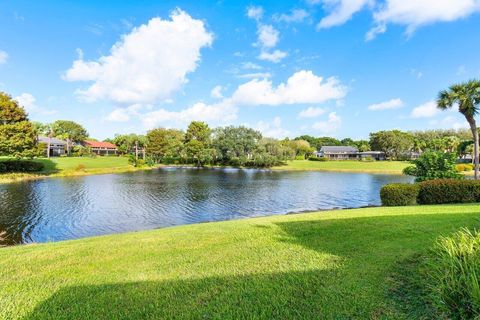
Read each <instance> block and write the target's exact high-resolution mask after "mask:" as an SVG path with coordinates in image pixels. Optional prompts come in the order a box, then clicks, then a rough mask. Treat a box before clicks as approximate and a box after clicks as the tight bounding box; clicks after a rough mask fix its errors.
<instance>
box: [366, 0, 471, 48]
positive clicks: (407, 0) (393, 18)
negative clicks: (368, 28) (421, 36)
mask: <svg viewBox="0 0 480 320" xmlns="http://www.w3.org/2000/svg"><path fill="white" fill-rule="evenodd" d="M478 11H480V1H479V0H455V1H451V0H386V1H385V3H384V4H383V5H381V6H380V9H379V10H378V11H376V12H375V13H374V21H375V24H376V26H375V27H374V29H377V31H375V32H373V33H371V34H370V39H372V38H374V37H375V35H376V34H378V33H383V32H385V31H386V25H387V24H389V23H393V24H398V25H403V26H406V28H407V34H412V33H413V32H414V31H415V30H416V29H417V28H418V27H420V26H423V25H427V24H432V23H435V22H450V21H454V20H457V19H461V18H465V17H467V16H469V15H471V14H473V13H474V12H478ZM374 29H372V30H374ZM367 39H368V37H367Z"/></svg>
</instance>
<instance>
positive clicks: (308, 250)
mask: <svg viewBox="0 0 480 320" xmlns="http://www.w3.org/2000/svg"><path fill="white" fill-rule="evenodd" d="M479 213H480V206H478V204H471V205H443V206H416V207H395V208H387V207H384V208H369V209H355V210H343V211H329V212H318V213H309V214H297V215H284V216H272V217H265V218H254V219H245V220H238V221H227V222H220V223H206V224H197V225H190V226H181V227H174V228H167V229H161V230H153V231H146V232H139V233H128V234H121V235H111V236H104V237H96V238H87V239H81V240H75V241H67V242H58V243H50V244H34V245H25V246H17V247H7V248H3V249H0V319H171V318H177V319H352V318H357V319H416V318H420V317H424V318H434V315H433V314H431V313H430V311H429V310H428V308H427V307H426V306H425V304H423V303H418V302H419V301H421V298H422V295H423V293H422V292H421V290H417V291H415V290H416V289H415V288H416V287H415V286H409V285H407V284H405V281H406V282H408V281H409V280H408V279H410V278H412V277H413V278H414V275H415V272H414V271H411V270H415V264H413V265H412V257H415V256H418V255H419V254H422V253H424V252H426V250H428V249H429V248H431V247H432V245H433V244H434V242H435V239H436V238H437V237H438V236H440V235H448V234H451V233H452V232H454V231H456V230H458V229H459V228H461V227H470V228H475V227H478V226H479V221H478V217H479ZM413 261H415V260H413ZM405 266H407V268H406V269H405ZM399 270H408V271H406V272H405V271H403V275H404V277H403V278H401V277H398V276H397V274H402V273H401V272H400V273H399ZM405 274H406V276H405ZM412 288H414V290H412ZM407 289H408V290H407Z"/></svg>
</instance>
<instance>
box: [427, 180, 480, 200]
mask: <svg viewBox="0 0 480 320" xmlns="http://www.w3.org/2000/svg"><path fill="white" fill-rule="evenodd" d="M464 202H480V181H474V180H455V179H440V180H430V181H424V182H421V183H420V192H419V194H418V203H419V204H442V203H464Z"/></svg>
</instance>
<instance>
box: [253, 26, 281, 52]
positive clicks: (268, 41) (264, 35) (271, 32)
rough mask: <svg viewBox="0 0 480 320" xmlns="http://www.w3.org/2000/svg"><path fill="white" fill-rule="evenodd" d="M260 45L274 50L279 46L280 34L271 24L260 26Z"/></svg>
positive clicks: (258, 33)
mask: <svg viewBox="0 0 480 320" xmlns="http://www.w3.org/2000/svg"><path fill="white" fill-rule="evenodd" d="M257 35H258V44H259V45H260V46H261V47H262V48H273V47H275V46H276V45H277V43H278V39H279V37H280V33H279V32H278V30H277V29H275V28H274V27H273V26H272V25H270V24H260V25H259V26H258V30H257Z"/></svg>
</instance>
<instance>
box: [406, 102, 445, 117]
mask: <svg viewBox="0 0 480 320" xmlns="http://www.w3.org/2000/svg"><path fill="white" fill-rule="evenodd" d="M439 112H440V110H439V109H438V108H437V103H436V102H435V101H428V102H426V103H424V104H422V105H419V106H418V107H415V108H413V110H412V112H411V114H410V116H411V117H412V118H431V117H433V116H435V115H436V114H437V113H439Z"/></svg>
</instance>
